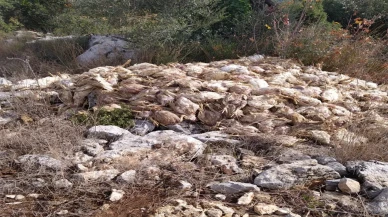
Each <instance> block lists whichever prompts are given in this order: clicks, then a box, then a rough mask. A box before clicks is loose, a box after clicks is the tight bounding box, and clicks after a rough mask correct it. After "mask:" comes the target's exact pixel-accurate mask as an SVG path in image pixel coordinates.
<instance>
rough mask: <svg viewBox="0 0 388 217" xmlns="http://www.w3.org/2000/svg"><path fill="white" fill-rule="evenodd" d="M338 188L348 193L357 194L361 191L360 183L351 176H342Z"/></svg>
mask: <svg viewBox="0 0 388 217" xmlns="http://www.w3.org/2000/svg"><path fill="white" fill-rule="evenodd" d="M338 188H339V189H340V190H341V191H342V192H344V193H348V194H356V193H358V192H360V188H361V186H360V183H359V182H357V181H355V180H353V179H349V178H342V179H341V180H340V182H339V183H338Z"/></svg>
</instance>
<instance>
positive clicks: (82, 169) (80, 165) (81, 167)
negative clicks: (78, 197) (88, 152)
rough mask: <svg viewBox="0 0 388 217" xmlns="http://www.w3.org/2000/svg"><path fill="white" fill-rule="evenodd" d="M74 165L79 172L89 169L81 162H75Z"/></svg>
mask: <svg viewBox="0 0 388 217" xmlns="http://www.w3.org/2000/svg"><path fill="white" fill-rule="evenodd" d="M76 167H77V170H78V171H80V172H87V171H88V170H89V168H87V167H85V166H84V165H83V164H77V165H76Z"/></svg>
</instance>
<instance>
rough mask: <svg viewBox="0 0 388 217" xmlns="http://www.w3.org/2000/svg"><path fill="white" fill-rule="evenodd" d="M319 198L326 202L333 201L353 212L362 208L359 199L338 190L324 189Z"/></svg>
mask: <svg viewBox="0 0 388 217" xmlns="http://www.w3.org/2000/svg"><path fill="white" fill-rule="evenodd" d="M321 199H322V200H325V201H327V202H331V201H332V202H335V203H337V204H338V205H340V206H342V207H344V208H346V209H349V210H352V211H354V212H360V211H361V210H362V205H361V203H360V201H359V200H357V199H355V198H352V197H351V196H349V195H344V194H341V193H338V192H329V191H326V192H325V193H323V194H322V196H321Z"/></svg>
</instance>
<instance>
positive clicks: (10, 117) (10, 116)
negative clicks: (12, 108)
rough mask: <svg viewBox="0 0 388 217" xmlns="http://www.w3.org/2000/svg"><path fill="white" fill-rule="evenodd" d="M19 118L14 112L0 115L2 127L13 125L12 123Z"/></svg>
mask: <svg viewBox="0 0 388 217" xmlns="http://www.w3.org/2000/svg"><path fill="white" fill-rule="evenodd" d="M0 109H1V108H0ZM17 117H18V116H17V115H16V114H14V113H12V112H2V113H1V114H0V126H2V125H6V124H8V123H11V122H12V121H15V120H16V119H17Z"/></svg>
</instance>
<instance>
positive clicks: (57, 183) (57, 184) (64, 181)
mask: <svg viewBox="0 0 388 217" xmlns="http://www.w3.org/2000/svg"><path fill="white" fill-rule="evenodd" d="M54 185H55V187H57V188H71V187H73V183H71V182H70V181H69V180H67V179H60V180H57V181H55V182H54Z"/></svg>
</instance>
